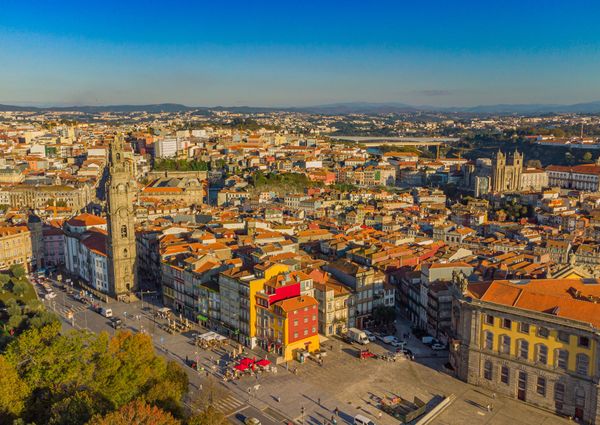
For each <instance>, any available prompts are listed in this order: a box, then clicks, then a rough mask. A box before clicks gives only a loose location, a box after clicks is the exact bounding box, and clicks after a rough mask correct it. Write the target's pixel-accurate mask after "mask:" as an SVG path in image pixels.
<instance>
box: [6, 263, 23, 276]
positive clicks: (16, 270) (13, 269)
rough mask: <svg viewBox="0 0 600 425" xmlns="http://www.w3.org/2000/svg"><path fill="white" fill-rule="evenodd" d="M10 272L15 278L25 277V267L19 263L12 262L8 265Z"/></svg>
mask: <svg viewBox="0 0 600 425" xmlns="http://www.w3.org/2000/svg"><path fill="white" fill-rule="evenodd" d="M9 270H10V274H11V275H13V276H14V277H15V278H17V279H22V278H24V277H25V269H24V268H23V265H21V264H13V265H12V266H10V269H9Z"/></svg>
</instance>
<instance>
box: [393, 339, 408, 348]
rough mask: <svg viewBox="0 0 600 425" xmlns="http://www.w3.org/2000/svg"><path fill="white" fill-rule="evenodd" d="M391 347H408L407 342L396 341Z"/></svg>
mask: <svg viewBox="0 0 600 425" xmlns="http://www.w3.org/2000/svg"><path fill="white" fill-rule="evenodd" d="M390 345H391V346H392V347H400V348H402V347H404V345H406V342H404V341H399V340H395V341H392V342H390Z"/></svg>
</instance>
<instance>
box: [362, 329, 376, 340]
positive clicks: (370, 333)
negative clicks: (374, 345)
mask: <svg viewBox="0 0 600 425" xmlns="http://www.w3.org/2000/svg"><path fill="white" fill-rule="evenodd" d="M364 333H365V334H366V335H367V338H369V341H371V342H373V341H375V340H376V339H377V337H376V336H375V335H374V334H373V332H371V331H364Z"/></svg>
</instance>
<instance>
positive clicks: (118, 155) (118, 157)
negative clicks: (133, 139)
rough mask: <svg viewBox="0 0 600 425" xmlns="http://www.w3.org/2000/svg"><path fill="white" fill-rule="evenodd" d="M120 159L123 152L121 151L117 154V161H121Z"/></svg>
mask: <svg viewBox="0 0 600 425" xmlns="http://www.w3.org/2000/svg"><path fill="white" fill-rule="evenodd" d="M120 160H121V154H120V153H118V154H117V161H120Z"/></svg>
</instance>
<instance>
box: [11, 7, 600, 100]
mask: <svg viewBox="0 0 600 425" xmlns="http://www.w3.org/2000/svg"><path fill="white" fill-rule="evenodd" d="M599 17H600V1H598V0H595V1H581V0H569V1H567V0H560V1H558V0H535V1H533V0H521V1H515V0H485V1H482V0H477V1H474V0H473V1H471V0H444V1H438V0H428V1H417V0H410V1H405V0H395V1H386V0H362V1H354V0H345V1H327V0H320V1H313V0H295V1H285V0H280V1H260V0H246V1H235V0H233V1H219V0H217V1H215V0H211V1H202V0H196V1H183V0H163V1H154V0H144V1H136V0H120V1H116V0H115V1H114V0H102V1H101V0H89V1H71V0H61V1H49V0H39V1H27V0H5V1H2V2H1V4H0V103H10V104H42V105H48V104H55V105H64V104H77V105H81V104H89V105H95V104H117V103H137V104H139V103H161V102H177V103H184V104H187V105H203V106H211V105H212V106H214V105H257V106H286V105H314V104H324V103H334V102H348V101H368V102H402V103H409V104H416V105H419V104H428V105H442V106H446V105H457V106H465V105H478V104H492V103H576V102H586V101H593V100H600V24H599Z"/></svg>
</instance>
